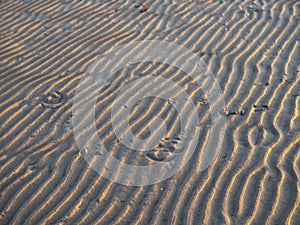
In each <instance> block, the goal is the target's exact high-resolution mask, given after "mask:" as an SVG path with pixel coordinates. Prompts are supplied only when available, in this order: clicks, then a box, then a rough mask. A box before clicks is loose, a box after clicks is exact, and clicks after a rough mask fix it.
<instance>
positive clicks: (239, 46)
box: [0, 0, 300, 225]
mask: <svg viewBox="0 0 300 225" xmlns="http://www.w3.org/2000/svg"><path fill="white" fill-rule="evenodd" d="M142 40H162V41H168V42H173V43H176V44H178V45H180V46H184V47H185V48H187V49H189V50H190V51H191V52H193V53H194V54H196V55H197V56H199V57H200V58H201V60H203V61H204V62H205V63H206V64H207V65H208V68H209V70H210V71H212V73H213V74H214V75H215V77H216V78H217V80H218V82H219V84H220V88H221V89H222V92H223V96H224V99H225V103H226V107H225V108H223V109H222V108H220V109H218V111H219V113H220V115H222V116H223V117H225V118H226V126H227V129H226V132H225V136H224V140H223V144H222V145H221V146H219V148H220V150H219V154H218V155H217V156H216V157H215V159H214V160H213V162H212V163H211V164H210V166H209V167H208V168H207V169H206V170H204V171H200V170H199V162H200V161H201V155H202V154H201V152H202V151H201V149H202V148H203V146H205V144H206V143H207V140H208V137H209V135H211V133H210V127H211V120H210V119H211V117H210V107H209V104H207V101H206V98H205V94H204V93H203V92H202V90H201V87H199V86H197V85H195V83H193V81H192V80H191V79H190V77H189V74H186V73H184V72H183V71H181V70H178V69H176V68H174V67H172V66H170V65H166V64H163V63H155V62H141V63H134V64H130V65H128V66H126V67H124V68H123V69H121V70H120V71H118V72H117V73H116V74H114V75H113V77H112V78H111V79H109V80H108V81H107V82H106V84H105V85H104V86H103V87H101V88H102V89H101V90H102V91H101V92H100V93H98V92H99V89H97V87H96V88H95V91H94V92H92V93H93V94H95V95H97V94H98V97H97V99H98V100H97V104H96V107H95V121H96V124H97V129H98V134H99V136H100V137H101V138H102V140H103V143H104V145H105V146H106V147H107V148H108V149H109V151H110V154H112V155H114V156H115V157H117V158H118V159H120V160H121V161H124V162H128V163H132V164H139V163H141V164H150V165H151V164H153V163H159V162H160V161H167V160H169V159H171V158H172V154H173V153H172V151H173V150H174V151H175V152H176V151H177V150H178V149H177V150H176V146H175V147H174V146H173V147H172V146H171V145H168V146H169V152H164V154H163V155H159V154H157V153H155V152H151V153H147V152H138V153H136V152H134V151H129V150H127V149H126V148H124V146H123V147H122V146H121V145H120V143H119V141H118V140H117V138H116V136H115V135H114V133H113V132H112V125H111V121H110V116H111V114H110V110H111V108H112V106H113V100H114V99H115V98H116V96H117V95H118V93H119V92H120V91H121V90H122V88H123V87H124V86H125V85H127V84H128V83H130V82H132V81H133V80H135V79H137V78H140V77H143V76H146V75H156V76H158V75H159V76H162V77H165V78H168V79H171V80H173V81H175V82H176V83H177V84H178V85H180V86H181V87H183V88H184V90H185V91H186V92H187V93H189V95H190V97H191V99H193V101H194V102H195V106H196V109H197V112H198V114H199V115H200V124H201V137H200V138H199V141H198V144H197V148H196V150H195V152H194V154H193V157H191V159H190V160H189V161H188V163H187V164H186V165H185V166H184V167H183V168H182V169H181V170H179V171H178V172H177V173H176V174H175V175H174V176H172V177H170V178H169V179H166V180H164V181H162V182H159V183H156V184H152V185H145V186H128V185H122V184H119V183H116V182H112V181H111V180H109V179H106V178H104V177H103V176H102V175H101V173H99V172H97V171H95V170H94V169H93V168H91V167H90V166H89V164H88V163H87V162H86V160H85V159H84V157H83V156H82V154H80V151H82V150H81V149H78V146H77V145H76V141H75V138H74V132H73V125H72V107H74V106H73V103H74V102H73V99H74V95H75V91H76V87H77V85H78V84H79V81H80V80H81V79H82V77H84V76H88V73H87V70H88V68H89V66H90V65H91V64H92V63H93V62H94V61H95V60H97V59H99V57H101V56H102V55H105V54H107V53H109V52H111V51H112V50H113V49H114V48H115V47H117V46H120V45H124V44H127V43H134V42H136V41H142ZM144 53H145V54H147V52H144ZM126 57H127V56H126V55H123V58H121V59H120V60H119V62H120V63H121V62H122V60H124V59H125V58H126ZM139 85H140V84H137V87H138V88H137V91H136V92H134V93H133V95H139V94H141V93H140V92H141V91H142V90H143V91H145V90H147V86H144V85H140V86H139ZM99 88H100V87H99ZM89 90H91V89H89ZM150 91H151V90H150ZM166 91H167V90H166ZM299 96H300V1H297V0H276V1H275V0H269V1H267V0H244V1H241V0H235V1H234V0H220V1H211V0H208V1H205V0H193V1H192V0H190V1H189V0H186V1H184V0H163V1H161V0H156V1H154V0H147V1H134V0H120V1H115V0H74V1H71V0H70V1H69V0H51V1H50V0H45V1H42V0H39V1H37V0H32V1H30V0H23V1H21V0H16V1H4V0H2V1H0V224H2V225H8V224H13V225H23V224H26V225H27V224H32V225H37V224H60V225H62V224H67V225H75V224H76V225H77V224H78V225H79V224H82V225H83V224H86V225H91V224H139V225H140V224H147V225H148V224H155V225H156V224H157V225H160V224H172V225H173V224H174V225H176V224H188V225H198V224H205V225H222V224H232V225H243V224H247V225H250V224H251V225H252V224H253V225H263V224H270V225H282V224H290V225H299V224H300V205H299V202H300V185H299V179H300V151H299V150H300V97H299ZM169 103H170V102H168V101H164V100H162V99H159V98H146V99H143V100H141V101H140V102H139V104H137V105H136V106H135V107H134V108H133V109H132V111H131V113H130V124H131V129H132V130H133V132H134V133H135V134H136V135H138V136H140V137H144V136H147V133H148V132H149V130H148V128H149V126H151V123H152V121H153V120H152V118H153V117H154V116H159V117H161V118H163V119H164V120H165V121H166V123H167V124H168V135H169V137H173V138H174V140H172V139H171V140H169V139H166V140H165V142H168V143H169V144H170V143H171V144H174V143H175V144H176V141H178V140H179V138H177V139H178V140H177V139H176V132H177V125H178V124H177V120H176V113H175V114H174V110H173V109H172V107H170V104H169ZM77 107H80V105H79V106H77ZM174 115H175V116H174ZM174 118H175V119H174ZM82 135H84V132H83V134H82ZM172 141H173V142H172ZM171 148H174V149H173V150H172V151H171V150H170V149H171ZM157 176H159V174H157ZM142 178H143V177H141V179H142Z"/></svg>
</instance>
